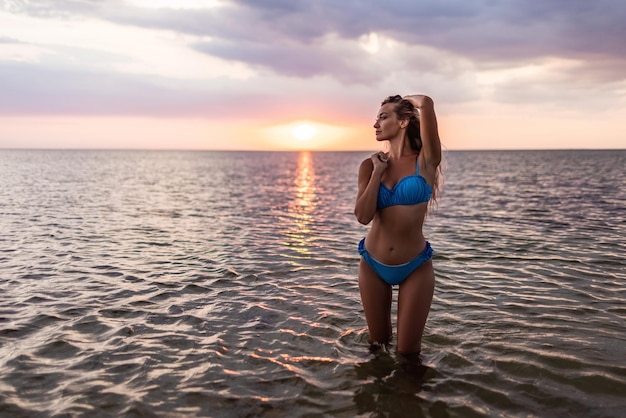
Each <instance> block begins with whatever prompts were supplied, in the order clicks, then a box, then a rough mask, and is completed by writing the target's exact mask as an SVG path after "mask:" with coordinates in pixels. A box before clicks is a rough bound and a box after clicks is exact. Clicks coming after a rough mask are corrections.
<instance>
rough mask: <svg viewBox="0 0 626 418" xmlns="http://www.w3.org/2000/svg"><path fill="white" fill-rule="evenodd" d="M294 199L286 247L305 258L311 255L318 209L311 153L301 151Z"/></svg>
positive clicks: (289, 210)
mask: <svg viewBox="0 0 626 418" xmlns="http://www.w3.org/2000/svg"><path fill="white" fill-rule="evenodd" d="M292 190H293V199H292V200H291V202H290V203H289V209H288V212H289V213H288V214H289V218H290V221H291V222H290V227H289V229H288V230H287V232H286V235H287V238H288V240H287V242H285V245H287V246H290V247H292V248H294V249H295V251H296V252H297V253H298V254H300V255H303V256H308V255H309V254H310V250H309V244H310V242H311V239H312V238H311V224H312V222H313V215H312V213H313V212H314V210H315V207H316V199H317V189H316V187H315V170H314V168H313V155H312V154H311V152H310V151H301V152H300V154H299V155H298V168H297V169H296V173H295V178H294V186H293V188H292Z"/></svg>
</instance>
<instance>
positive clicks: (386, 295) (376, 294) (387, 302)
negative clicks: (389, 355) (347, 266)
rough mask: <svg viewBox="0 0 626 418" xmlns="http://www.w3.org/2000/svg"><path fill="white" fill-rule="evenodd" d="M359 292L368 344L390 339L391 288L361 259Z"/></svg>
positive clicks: (383, 342) (382, 342)
mask: <svg viewBox="0 0 626 418" xmlns="http://www.w3.org/2000/svg"><path fill="white" fill-rule="evenodd" d="M359 291H360V292H361V303H362V304H363V310H364V311H365V320H366V321H367V328H368V329H369V333H370V338H369V342H370V344H373V343H379V344H386V343H388V342H389V340H390V339H391V334H392V332H391V286H389V285H388V284H387V283H385V282H383V281H382V280H381V279H380V278H379V277H378V276H377V275H376V273H374V271H373V270H372V268H371V267H370V266H368V265H367V263H366V262H365V261H363V259H361V263H360V264H359Z"/></svg>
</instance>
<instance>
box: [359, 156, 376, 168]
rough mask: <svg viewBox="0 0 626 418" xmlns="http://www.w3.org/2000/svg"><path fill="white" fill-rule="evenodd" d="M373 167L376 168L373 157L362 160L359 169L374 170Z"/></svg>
mask: <svg viewBox="0 0 626 418" xmlns="http://www.w3.org/2000/svg"><path fill="white" fill-rule="evenodd" d="M373 169H374V163H373V162H372V158H371V157H368V158H366V159H364V160H363V161H361V164H360V165H359V171H360V170H373Z"/></svg>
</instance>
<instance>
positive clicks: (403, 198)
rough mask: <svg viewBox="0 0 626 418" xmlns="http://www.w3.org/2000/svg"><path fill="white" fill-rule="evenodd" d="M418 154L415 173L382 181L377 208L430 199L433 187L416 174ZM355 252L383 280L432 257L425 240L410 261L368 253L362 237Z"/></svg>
mask: <svg viewBox="0 0 626 418" xmlns="http://www.w3.org/2000/svg"><path fill="white" fill-rule="evenodd" d="M419 172H420V171H419V157H417V158H416V162H415V174H413V175H410V176H406V177H404V178H402V179H401V180H400V181H399V182H398V183H397V184H396V185H395V186H394V187H393V188H392V189H389V188H388V187H387V186H385V185H384V184H383V183H381V184H380V188H379V189H378V202H377V205H376V206H377V208H378V209H384V208H387V207H389V206H396V205H417V204H419V203H425V202H428V201H429V200H430V197H431V196H432V193H433V189H432V187H430V185H429V184H428V183H427V182H426V179H425V178H424V177H422V176H420V174H419ZM359 254H360V255H361V257H363V261H365V262H366V263H367V264H368V265H369V266H370V267H371V268H372V270H374V272H375V273H376V274H377V275H378V276H379V277H380V278H381V279H382V280H384V281H385V282H386V283H387V284H389V285H398V284H400V283H402V282H403V281H404V280H405V279H406V278H407V277H409V275H410V274H411V273H413V271H415V269H417V268H418V267H419V266H421V265H422V264H424V263H425V262H427V261H428V260H430V259H431V258H432V257H433V249H432V247H431V246H430V243H429V242H428V241H426V247H425V248H424V250H423V251H422V252H421V253H419V254H418V255H417V257H415V258H414V259H412V260H411V261H409V262H407V263H404V264H397V265H388V264H383V263H381V262H380V261H378V260H376V259H375V258H374V257H372V256H371V255H370V254H369V253H368V252H367V249H366V248H365V238H363V239H362V240H361V242H359Z"/></svg>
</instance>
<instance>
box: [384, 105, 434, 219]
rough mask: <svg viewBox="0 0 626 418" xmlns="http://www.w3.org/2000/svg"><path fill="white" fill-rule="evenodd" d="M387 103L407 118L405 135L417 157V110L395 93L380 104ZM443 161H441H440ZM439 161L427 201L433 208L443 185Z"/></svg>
mask: <svg viewBox="0 0 626 418" xmlns="http://www.w3.org/2000/svg"><path fill="white" fill-rule="evenodd" d="M387 103H395V113H396V116H397V117H398V119H400V120H406V119H408V120H409V124H408V125H407V128H406V136H407V139H408V140H409V145H410V147H411V149H412V150H413V151H415V152H417V155H418V157H419V154H420V152H421V151H422V134H421V130H420V119H419V113H418V110H417V109H416V108H415V106H413V103H411V102H409V101H408V100H404V99H403V98H402V96H399V95H395V96H389V97H387V98H386V99H385V100H383V101H382V103H381V104H380V105H381V106H383V105H386V104H387ZM442 163H443V161H442ZM441 166H442V164H441V163H440V164H439V165H438V166H437V169H436V170H435V183H434V184H433V194H432V197H431V200H430V203H429V208H435V207H436V206H437V198H438V197H439V190H440V189H441V186H443V171H442V168H441ZM440 183H441V184H440Z"/></svg>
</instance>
